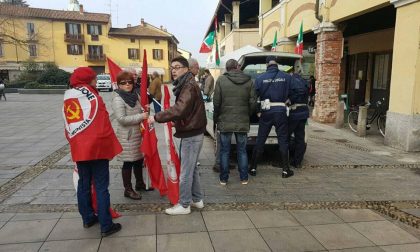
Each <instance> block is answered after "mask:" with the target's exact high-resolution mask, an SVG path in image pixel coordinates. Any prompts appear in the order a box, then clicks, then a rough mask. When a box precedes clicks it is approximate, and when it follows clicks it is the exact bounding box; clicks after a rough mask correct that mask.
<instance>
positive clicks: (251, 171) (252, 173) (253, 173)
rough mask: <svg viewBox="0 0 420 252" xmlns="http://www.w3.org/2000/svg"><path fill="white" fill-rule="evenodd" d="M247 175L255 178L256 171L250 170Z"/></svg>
mask: <svg viewBox="0 0 420 252" xmlns="http://www.w3.org/2000/svg"><path fill="white" fill-rule="evenodd" d="M248 173H249V175H251V176H257V169H251V170H249V171H248Z"/></svg>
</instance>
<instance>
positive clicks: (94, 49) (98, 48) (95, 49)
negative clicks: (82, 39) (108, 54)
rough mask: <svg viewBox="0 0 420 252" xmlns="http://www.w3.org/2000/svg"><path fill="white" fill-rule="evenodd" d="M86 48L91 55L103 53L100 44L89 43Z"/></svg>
mask: <svg viewBox="0 0 420 252" xmlns="http://www.w3.org/2000/svg"><path fill="white" fill-rule="evenodd" d="M88 50H89V55H91V56H97V57H99V56H102V55H103V51H104V50H103V48H102V46H97V45H90V46H88Z"/></svg>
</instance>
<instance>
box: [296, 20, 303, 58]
mask: <svg viewBox="0 0 420 252" xmlns="http://www.w3.org/2000/svg"><path fill="white" fill-rule="evenodd" d="M295 53H297V54H300V55H302V54H303V21H302V22H301V23H300V30H299V35H298V38H297V40H296V47H295Z"/></svg>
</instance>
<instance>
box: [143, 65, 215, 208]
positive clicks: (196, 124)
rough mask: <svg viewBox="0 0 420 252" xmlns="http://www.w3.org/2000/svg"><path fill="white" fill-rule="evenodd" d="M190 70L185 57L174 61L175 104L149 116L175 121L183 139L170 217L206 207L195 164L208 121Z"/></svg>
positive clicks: (156, 119) (172, 68)
mask: <svg viewBox="0 0 420 252" xmlns="http://www.w3.org/2000/svg"><path fill="white" fill-rule="evenodd" d="M188 68H189V65H188V61H187V59H185V58H184V57H177V58H174V59H173V60H172V61H171V73H172V77H173V79H174V82H173V86H174V89H173V92H174V95H175V97H176V99H175V104H174V105H173V106H171V107H170V108H169V109H167V110H164V111H161V112H159V113H157V114H156V115H154V117H153V116H150V117H149V123H153V122H155V121H156V122H159V123H165V122H175V130H176V133H175V137H178V138H181V147H180V158H181V174H180V176H179V202H178V204H176V205H175V206H173V207H171V208H168V209H166V210H165V213H166V214H169V215H179V214H189V213H191V208H190V205H192V206H193V207H196V208H203V207H204V203H203V194H202V192H201V186H200V177H199V173H198V166H197V165H196V164H197V161H198V156H199V155H200V151H201V147H202V146H203V139H204V132H205V131H206V124H207V119H206V113H205V109H204V102H203V99H202V97H201V92H200V88H199V87H198V83H197V82H196V81H195V79H194V75H193V74H192V73H191V72H190V71H189V69H188Z"/></svg>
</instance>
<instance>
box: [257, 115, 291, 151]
mask: <svg viewBox="0 0 420 252" xmlns="http://www.w3.org/2000/svg"><path fill="white" fill-rule="evenodd" d="M287 124H288V119H287V115H286V111H284V112H262V114H261V118H260V123H259V126H258V136H257V142H256V144H255V147H254V152H259V153H262V152H264V144H265V141H266V140H267V137H268V134H270V131H271V127H273V126H274V127H275V129H276V134H277V141H278V144H279V151H280V153H287V151H288V149H289V146H288V136H289V135H288V133H289V132H288V127H287Z"/></svg>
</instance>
